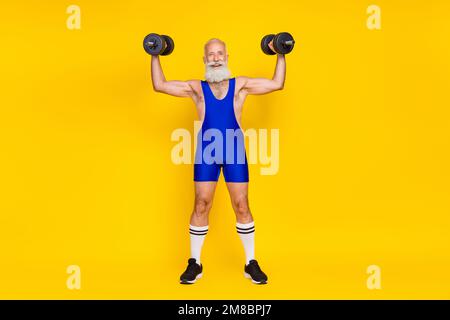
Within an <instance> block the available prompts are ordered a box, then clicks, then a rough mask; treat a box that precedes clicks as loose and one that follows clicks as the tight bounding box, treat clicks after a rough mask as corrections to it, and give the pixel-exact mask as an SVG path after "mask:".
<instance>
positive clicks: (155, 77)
mask: <svg viewBox="0 0 450 320" xmlns="http://www.w3.org/2000/svg"><path fill="white" fill-rule="evenodd" d="M151 69H152V83H153V90H155V91H156V92H161V93H166V94H170V95H172V96H175V97H190V96H192V94H193V92H194V91H193V89H192V86H191V82H192V81H179V80H171V81H167V80H166V78H165V77H164V73H163V71H162V68H161V63H160V61H159V56H152V62H151Z"/></svg>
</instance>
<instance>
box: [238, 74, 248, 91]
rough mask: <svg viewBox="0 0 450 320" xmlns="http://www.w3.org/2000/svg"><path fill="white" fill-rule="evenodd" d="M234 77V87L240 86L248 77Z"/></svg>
mask: <svg viewBox="0 0 450 320" xmlns="http://www.w3.org/2000/svg"><path fill="white" fill-rule="evenodd" d="M235 78H236V87H237V88H242V87H243V86H244V85H245V83H246V82H247V80H248V79H249V78H248V77H245V76H237V77H235Z"/></svg>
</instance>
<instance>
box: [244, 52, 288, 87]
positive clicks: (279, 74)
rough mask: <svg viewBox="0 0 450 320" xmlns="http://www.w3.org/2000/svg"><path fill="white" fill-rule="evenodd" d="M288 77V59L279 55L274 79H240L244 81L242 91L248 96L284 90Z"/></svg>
mask: <svg viewBox="0 0 450 320" xmlns="http://www.w3.org/2000/svg"><path fill="white" fill-rule="evenodd" d="M285 77H286V59H285V57H284V55H282V54H277V64H276V66H275V73H274V75H273V77H272V79H266V78H249V77H239V78H241V81H243V86H242V90H245V91H246V92H247V93H248V94H266V93H270V92H273V91H276V90H282V89H283V87H284V79H285Z"/></svg>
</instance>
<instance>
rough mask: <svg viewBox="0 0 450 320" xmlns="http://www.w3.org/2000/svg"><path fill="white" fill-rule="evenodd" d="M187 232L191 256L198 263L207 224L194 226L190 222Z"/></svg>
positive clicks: (206, 231)
mask: <svg viewBox="0 0 450 320" xmlns="http://www.w3.org/2000/svg"><path fill="white" fill-rule="evenodd" d="M189 233H190V234H191V258H194V259H195V260H197V263H198V264H200V263H201V262H200V255H201V253H202V246H203V241H204V240H205V236H206V234H207V233H208V226H203V227H196V226H193V225H191V224H190V225H189Z"/></svg>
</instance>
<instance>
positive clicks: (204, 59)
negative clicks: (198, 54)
mask: <svg viewBox="0 0 450 320" xmlns="http://www.w3.org/2000/svg"><path fill="white" fill-rule="evenodd" d="M203 64H206V58H205V56H203Z"/></svg>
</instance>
